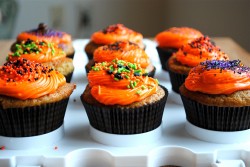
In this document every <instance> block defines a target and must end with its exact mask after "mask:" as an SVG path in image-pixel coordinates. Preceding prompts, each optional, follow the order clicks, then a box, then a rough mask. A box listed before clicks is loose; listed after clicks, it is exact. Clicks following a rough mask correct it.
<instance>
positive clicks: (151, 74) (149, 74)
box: [148, 66, 156, 78]
mask: <svg viewBox="0 0 250 167" xmlns="http://www.w3.org/2000/svg"><path fill="white" fill-rule="evenodd" d="M155 71H156V68H155V66H154V68H153V70H152V71H149V72H148V76H149V77H152V78H154V76H155Z"/></svg>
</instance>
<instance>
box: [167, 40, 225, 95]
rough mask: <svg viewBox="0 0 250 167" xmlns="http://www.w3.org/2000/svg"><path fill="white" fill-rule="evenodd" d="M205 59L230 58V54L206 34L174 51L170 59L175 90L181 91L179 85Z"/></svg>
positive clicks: (171, 80)
mask: <svg viewBox="0 0 250 167" xmlns="http://www.w3.org/2000/svg"><path fill="white" fill-rule="evenodd" d="M205 60H228V56H227V55H226V54H225V53H224V52H222V51H221V50H220V49H219V48H218V47H217V46H215V45H214V44H213V43H211V41H210V38H209V37H205V36H204V37H200V38H197V39H195V40H194V41H192V42H190V43H188V44H186V45H183V46H182V47H181V48H180V49H179V50H178V51H177V52H176V53H174V54H173V56H172V57H170V58H169V60H168V68H169V76H170V82H171V84H172V89H173V91H175V92H176V93H179V87H180V86H181V85H182V84H183V83H184V81H185V78H186V77H187V75H188V73H189V71H190V70H191V68H193V67H195V66H197V65H199V64H200V62H203V61H205Z"/></svg>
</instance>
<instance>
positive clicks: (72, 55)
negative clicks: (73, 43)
mask: <svg viewBox="0 0 250 167" xmlns="http://www.w3.org/2000/svg"><path fill="white" fill-rule="evenodd" d="M74 56H75V51H74V52H73V53H72V54H69V55H67V57H68V58H71V59H74Z"/></svg>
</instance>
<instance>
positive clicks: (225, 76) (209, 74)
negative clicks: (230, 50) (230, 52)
mask: <svg viewBox="0 0 250 167" xmlns="http://www.w3.org/2000/svg"><path fill="white" fill-rule="evenodd" d="M185 87H186V88H187V89H188V90H190V91H198V92H202V93H206V94H231V93H233V92H236V91H240V90H247V89H250V68H249V67H245V66H244V65H243V64H242V63H241V61H240V60H232V61H225V60H208V61H205V62H202V63H200V65H198V66H196V67H194V68H192V69H191V71H190V73H189V75H188V77H187V78H186V80H185Z"/></svg>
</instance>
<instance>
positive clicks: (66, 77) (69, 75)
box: [65, 71, 74, 83]
mask: <svg viewBox="0 0 250 167" xmlns="http://www.w3.org/2000/svg"><path fill="white" fill-rule="evenodd" d="M73 72H74V71H72V72H71V73H69V74H68V75H66V76H65V79H66V82H67V83H70V81H71V79H72V76H73Z"/></svg>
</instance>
